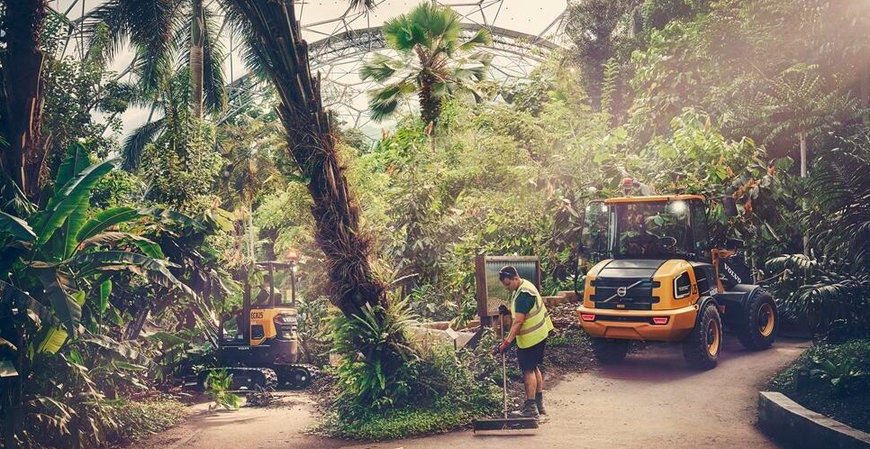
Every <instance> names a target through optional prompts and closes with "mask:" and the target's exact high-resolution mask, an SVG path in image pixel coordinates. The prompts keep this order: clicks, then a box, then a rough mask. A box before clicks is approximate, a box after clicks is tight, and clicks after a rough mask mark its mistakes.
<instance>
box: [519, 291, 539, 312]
mask: <svg viewBox="0 0 870 449" xmlns="http://www.w3.org/2000/svg"><path fill="white" fill-rule="evenodd" d="M532 307H535V297H534V296H532V295H530V294H528V293H526V292H520V294H519V296H517V299H515V300H514V310H515V311H516V312H517V313H529V312H531V311H532Z"/></svg>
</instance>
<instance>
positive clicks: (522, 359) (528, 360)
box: [517, 338, 547, 371]
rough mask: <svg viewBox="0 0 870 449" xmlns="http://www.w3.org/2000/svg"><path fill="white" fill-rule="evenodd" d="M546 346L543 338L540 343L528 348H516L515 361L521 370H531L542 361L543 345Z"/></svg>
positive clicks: (545, 340)
mask: <svg viewBox="0 0 870 449" xmlns="http://www.w3.org/2000/svg"><path fill="white" fill-rule="evenodd" d="M546 346H547V339H546V338H545V339H544V340H543V341H541V342H540V343H538V344H536V345H534V346H529V347H528V348H525V349H523V348H519V347H518V348H517V362H518V363H519V365H520V369H521V370H522V371H531V370H533V369H535V368H537V367H538V365H541V364H543V363H544V347H546Z"/></svg>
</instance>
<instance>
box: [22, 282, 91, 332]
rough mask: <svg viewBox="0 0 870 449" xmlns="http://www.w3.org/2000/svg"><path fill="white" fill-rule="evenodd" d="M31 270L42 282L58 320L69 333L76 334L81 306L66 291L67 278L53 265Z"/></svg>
mask: <svg viewBox="0 0 870 449" xmlns="http://www.w3.org/2000/svg"><path fill="white" fill-rule="evenodd" d="M32 272H33V273H34V274H35V275H36V277H37V278H38V279H39V281H40V282H41V283H42V288H43V289H45V296H46V297H47V298H48V300H49V302H51V307H52V311H53V312H54V315H55V316H56V317H57V318H58V319H59V320H60V322H61V323H62V324H63V326H64V327H65V328H66V329H67V331H69V334H70V335H73V336H75V335H76V329H77V328H78V325H79V323H80V322H81V320H82V308H81V306H80V305H79V304H78V302H77V301H76V299H75V298H73V297H72V296H70V295H69V294H68V293H67V284H68V279H67V278H66V276H64V275H63V274H61V273H60V272H59V271H58V270H57V269H56V268H55V267H38V268H33V269H32Z"/></svg>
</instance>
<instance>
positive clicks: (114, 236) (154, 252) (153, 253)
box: [79, 231, 165, 259]
mask: <svg viewBox="0 0 870 449" xmlns="http://www.w3.org/2000/svg"><path fill="white" fill-rule="evenodd" d="M123 240H129V241H130V243H132V244H133V245H135V246H136V247H137V248H139V250H140V251H142V254H145V255H146V256H148V257H150V258H152V259H163V258H164V257H165V256H164V255H163V249H161V248H160V245H158V244H157V243H155V242H154V241H152V240H150V239H147V238H145V237H142V236H140V235H136V234H131V233H129V232H115V231H109V232H103V233H101V234H97V235H94V236H91V237H89V238H87V239H85V240H82V241H81V242H79V249H83V248H87V247H89V246H99V245H108V244H111V243H117V242H120V241H123Z"/></svg>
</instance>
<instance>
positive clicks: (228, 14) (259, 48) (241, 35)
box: [220, 0, 270, 81]
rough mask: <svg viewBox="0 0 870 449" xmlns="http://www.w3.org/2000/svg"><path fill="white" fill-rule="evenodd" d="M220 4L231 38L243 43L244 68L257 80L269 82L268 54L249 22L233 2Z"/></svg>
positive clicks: (221, 1)
mask: <svg viewBox="0 0 870 449" xmlns="http://www.w3.org/2000/svg"><path fill="white" fill-rule="evenodd" d="M220 4H221V9H222V10H223V11H224V16H225V18H226V20H227V22H228V23H229V26H230V30H231V32H232V33H233V36H234V37H236V38H238V39H241V40H242V41H243V42H244V43H245V45H243V46H242V48H241V56H242V60H243V61H244V62H245V67H246V68H247V69H248V70H249V71H250V72H251V73H252V74H253V75H254V76H255V77H257V79H259V80H261V81H269V69H268V67H269V65H270V62H269V52H268V51H266V49H265V48H264V47H263V43H262V41H261V40H260V39H258V38H257V32H256V30H255V29H254V27H253V26H252V24H251V22H250V20H248V18H247V17H245V14H244V12H242V11H241V10H240V9H239V8H238V6H237V5H236V3H235V2H233V1H230V0H220Z"/></svg>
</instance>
